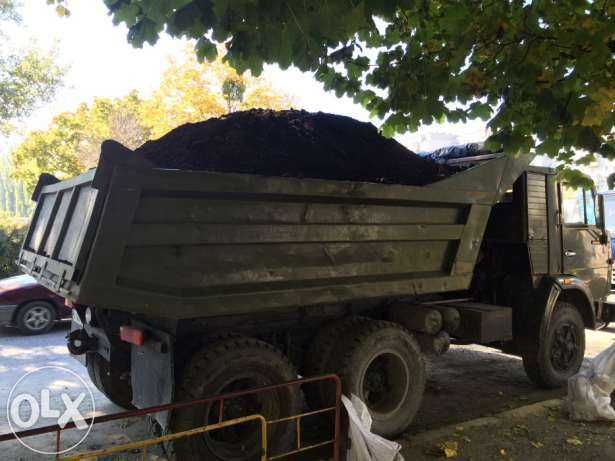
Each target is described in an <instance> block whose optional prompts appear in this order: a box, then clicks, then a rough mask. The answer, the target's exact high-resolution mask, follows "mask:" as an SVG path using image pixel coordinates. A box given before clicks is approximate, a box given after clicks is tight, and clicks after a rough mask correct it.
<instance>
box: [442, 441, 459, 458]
mask: <svg viewBox="0 0 615 461" xmlns="http://www.w3.org/2000/svg"><path fill="white" fill-rule="evenodd" d="M440 449H441V450H442V453H444V456H445V457H446V458H447V459H448V458H455V457H456V456H457V455H458V451H459V445H458V444H457V442H454V441H452V440H449V441H446V442H444V443H441V444H440Z"/></svg>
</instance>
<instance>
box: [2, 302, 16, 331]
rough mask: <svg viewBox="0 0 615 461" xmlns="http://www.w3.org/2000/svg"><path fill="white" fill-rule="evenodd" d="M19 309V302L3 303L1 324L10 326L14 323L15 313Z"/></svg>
mask: <svg viewBox="0 0 615 461" xmlns="http://www.w3.org/2000/svg"><path fill="white" fill-rule="evenodd" d="M16 310H17V304H2V305H0V326H8V325H12V324H13V314H15V311H16Z"/></svg>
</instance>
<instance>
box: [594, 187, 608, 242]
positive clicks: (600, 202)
mask: <svg viewBox="0 0 615 461" xmlns="http://www.w3.org/2000/svg"><path fill="white" fill-rule="evenodd" d="M598 214H599V216H598V219H597V221H598V222H597V223H596V224H597V225H598V227H600V229H602V231H603V234H604V235H606V236H607V238H608V235H607V233H606V231H605V227H604V196H603V195H602V194H598Z"/></svg>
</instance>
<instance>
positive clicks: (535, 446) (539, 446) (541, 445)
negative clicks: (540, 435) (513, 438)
mask: <svg viewBox="0 0 615 461" xmlns="http://www.w3.org/2000/svg"><path fill="white" fill-rule="evenodd" d="M530 443H531V444H532V446H533V447H534V448H542V447H544V445H543V444H542V443H540V442H530Z"/></svg>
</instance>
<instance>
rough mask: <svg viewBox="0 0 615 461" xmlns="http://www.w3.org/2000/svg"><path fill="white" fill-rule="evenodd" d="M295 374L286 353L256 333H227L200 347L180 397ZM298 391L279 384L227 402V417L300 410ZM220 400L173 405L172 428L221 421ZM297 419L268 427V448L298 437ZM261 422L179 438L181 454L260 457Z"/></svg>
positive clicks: (240, 387)
mask: <svg viewBox="0 0 615 461" xmlns="http://www.w3.org/2000/svg"><path fill="white" fill-rule="evenodd" d="M296 378H297V373H296V372H295V370H294V368H293V366H292V365H291V364H290V363H289V361H288V360H287V359H286V357H285V356H284V355H283V354H282V353H281V352H279V351H278V350H277V349H275V348H274V347H272V346H271V345H269V344H267V343H265V342H263V341H259V340H257V339H252V338H241V337H239V338H229V339H225V340H223V341H220V342H218V343H215V344H210V345H209V346H208V347H206V348H205V349H201V350H199V351H198V352H196V353H195V354H194V355H193V357H192V358H191V359H190V360H189V362H188V364H187V365H186V368H185V371H184V374H183V376H182V378H181V379H180V382H179V383H178V385H177V390H176V396H175V398H176V400H177V401H184V400H195V399H204V398H207V397H213V396H216V395H220V394H226V393H229V392H234V391H238V390H243V389H250V388H255V387H260V386H265V385H269V384H279V383H283V382H286V381H291V380H294V379H296ZM299 394H300V391H299V390H298V389H297V388H296V387H292V388H280V389H278V390H276V391H270V392H263V393H261V394H254V395H249V396H245V397H240V398H236V399H230V400H227V401H226V402H225V404H224V419H225V420H228V419H234V418H239V417H241V416H248V415H254V414H260V415H262V416H264V417H265V419H267V420H271V419H277V418H283V417H286V416H291V415H295V414H298V413H299V411H300V409H301V399H300V395H299ZM219 408H220V406H219V403H213V404H210V405H200V406H194V407H190V408H183V409H179V410H175V411H174V412H173V415H172V418H171V431H172V432H179V431H184V430H188V429H192V428H195V427H201V426H204V425H207V424H214V423H217V422H218V414H219ZM294 429H295V426H294V424H286V423H281V424H274V425H271V426H270V427H269V430H268V434H269V435H268V439H269V440H268V441H269V444H270V450H269V453H270V454H271V453H276V452H279V451H280V450H285V449H286V448H288V447H289V446H290V444H291V443H292V441H293V440H294ZM260 447H261V441H260V432H259V430H258V426H257V425H256V424H255V423H247V424H242V425H237V426H231V427H228V428H226V429H221V430H217V431H212V432H208V433H204V434H202V435H199V436H194V437H189V438H185V439H181V440H178V441H177V442H175V446H174V449H175V454H176V457H177V459H207V460H224V461H231V460H232V461H235V460H247V459H255V458H258V456H257V455H258V454H259V453H260Z"/></svg>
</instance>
